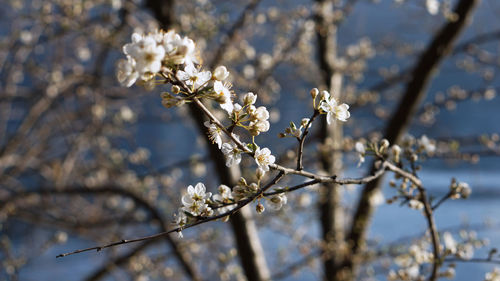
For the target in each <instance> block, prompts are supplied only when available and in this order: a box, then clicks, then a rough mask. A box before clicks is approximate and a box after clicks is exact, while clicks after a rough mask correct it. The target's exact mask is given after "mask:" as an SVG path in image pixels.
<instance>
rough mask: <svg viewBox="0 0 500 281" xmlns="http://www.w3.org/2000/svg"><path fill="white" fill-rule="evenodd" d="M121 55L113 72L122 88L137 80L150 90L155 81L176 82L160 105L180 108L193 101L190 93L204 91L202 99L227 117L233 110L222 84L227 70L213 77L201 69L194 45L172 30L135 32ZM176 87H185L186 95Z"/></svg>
mask: <svg viewBox="0 0 500 281" xmlns="http://www.w3.org/2000/svg"><path fill="white" fill-rule="evenodd" d="M123 53H124V54H125V55H126V56H127V59H122V60H120V61H119V62H118V65H117V73H116V74H117V78H118V81H119V82H120V83H121V84H122V85H124V86H127V87H130V86H132V85H133V84H134V83H135V82H136V81H138V82H140V83H142V84H144V85H146V86H147V87H148V88H153V87H154V86H155V84H156V83H157V81H156V79H155V78H157V77H159V78H160V79H167V82H176V83H173V86H172V94H171V93H163V94H162V98H163V101H162V103H163V105H165V106H166V107H172V106H179V105H182V104H183V103H185V102H186V101H189V99H190V98H192V97H190V96H189V92H195V91H200V90H202V89H203V90H206V91H205V92H204V95H203V97H207V98H210V99H212V100H215V101H217V102H218V103H219V104H220V106H221V108H222V109H224V110H225V111H227V112H228V114H230V113H231V112H232V111H233V103H232V100H231V92H230V90H229V89H230V85H229V84H227V83H223V81H224V80H225V79H226V78H227V77H228V76H229V72H228V71H227V68H226V67H225V66H219V67H217V68H216V69H215V71H214V73H213V75H212V72H210V71H208V70H202V69H201V65H200V61H201V60H200V59H199V55H198V52H197V50H196V46H195V43H194V41H193V40H191V39H190V38H188V37H181V36H180V35H179V34H177V33H176V32H175V31H173V30H170V31H168V32H165V31H163V30H155V31H154V32H152V33H148V34H142V33H134V34H132V42H131V43H128V44H125V46H124V47H123ZM179 83H180V84H179ZM179 85H181V86H185V87H186V88H187V89H188V92H186V91H185V90H186V89H184V91H183V90H182V89H181V87H179ZM179 94H180V95H179Z"/></svg>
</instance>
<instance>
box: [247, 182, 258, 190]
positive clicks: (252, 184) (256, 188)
mask: <svg viewBox="0 0 500 281" xmlns="http://www.w3.org/2000/svg"><path fill="white" fill-rule="evenodd" d="M248 188H249V189H250V190H251V191H253V192H257V191H258V190H259V186H258V185H257V184H256V183H254V182H253V183H251V184H250V185H249V186H248Z"/></svg>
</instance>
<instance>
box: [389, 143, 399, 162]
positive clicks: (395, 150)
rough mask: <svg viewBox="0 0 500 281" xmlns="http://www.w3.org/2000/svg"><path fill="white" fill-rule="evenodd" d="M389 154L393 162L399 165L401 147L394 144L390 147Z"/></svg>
mask: <svg viewBox="0 0 500 281" xmlns="http://www.w3.org/2000/svg"><path fill="white" fill-rule="evenodd" d="M391 152H392V157H393V159H394V162H396V163H399V155H400V154H401V147H399V145H397V144H395V145H393V146H392V147H391Z"/></svg>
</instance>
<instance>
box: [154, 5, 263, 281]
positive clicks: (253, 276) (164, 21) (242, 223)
mask: <svg viewBox="0 0 500 281" xmlns="http://www.w3.org/2000/svg"><path fill="white" fill-rule="evenodd" d="M258 3H259V1H252V3H251V4H250V5H249V8H246V9H245V11H246V10H247V9H248V10H252V9H253V8H254V7H255V5H257V4H258ZM146 5H147V6H148V7H149V8H150V9H151V10H152V11H153V13H154V15H155V17H156V19H157V20H158V22H159V23H160V25H161V26H162V27H163V28H165V29H167V28H168V27H171V26H172V25H174V24H175V17H174V15H175V12H174V0H167V1H160V0H147V2H146ZM189 108H190V112H191V115H192V117H193V119H194V121H195V123H196V125H197V127H198V130H199V132H200V133H201V134H206V128H205V127H204V125H203V122H204V121H205V119H204V115H203V112H201V111H200V110H199V109H198V108H196V107H195V106H193V105H190V107H189ZM206 140H207V145H208V147H209V150H210V156H211V159H212V160H213V163H214V165H215V168H216V170H217V176H218V178H219V181H220V182H221V183H224V184H226V185H229V186H234V185H236V183H237V181H238V180H239V178H240V175H241V171H240V169H239V168H238V167H232V168H228V167H226V165H225V159H224V155H223V154H222V152H221V151H220V150H219V149H218V148H217V147H216V146H215V145H212V144H210V143H209V141H208V139H206ZM230 223H231V227H232V230H233V232H234V236H235V241H236V247H237V249H238V255H239V257H240V261H241V265H242V267H243V269H244V271H245V275H246V277H247V279H248V280H256V281H260V280H269V279H270V273H269V269H268V267H267V263H266V259H265V254H264V250H263V248H262V245H261V243H260V238H259V236H258V231H257V227H256V225H255V223H254V220H253V219H252V211H251V210H250V207H248V206H247V207H244V208H242V209H241V210H240V211H239V212H237V213H235V214H234V215H233V216H232V217H231V219H230Z"/></svg>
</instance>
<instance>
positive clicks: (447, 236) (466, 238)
mask: <svg viewBox="0 0 500 281" xmlns="http://www.w3.org/2000/svg"><path fill="white" fill-rule="evenodd" d="M459 236H460V238H461V240H462V241H460V242H457V241H456V240H455V238H453V235H452V234H451V233H450V232H448V231H446V232H444V233H443V243H444V250H445V254H446V255H454V256H456V257H457V258H460V259H463V260H470V259H471V258H472V257H473V256H474V251H475V249H476V248H480V247H483V246H485V245H487V244H488V240H484V239H478V238H477V234H476V232H474V231H465V230H462V231H460V233H459Z"/></svg>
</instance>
